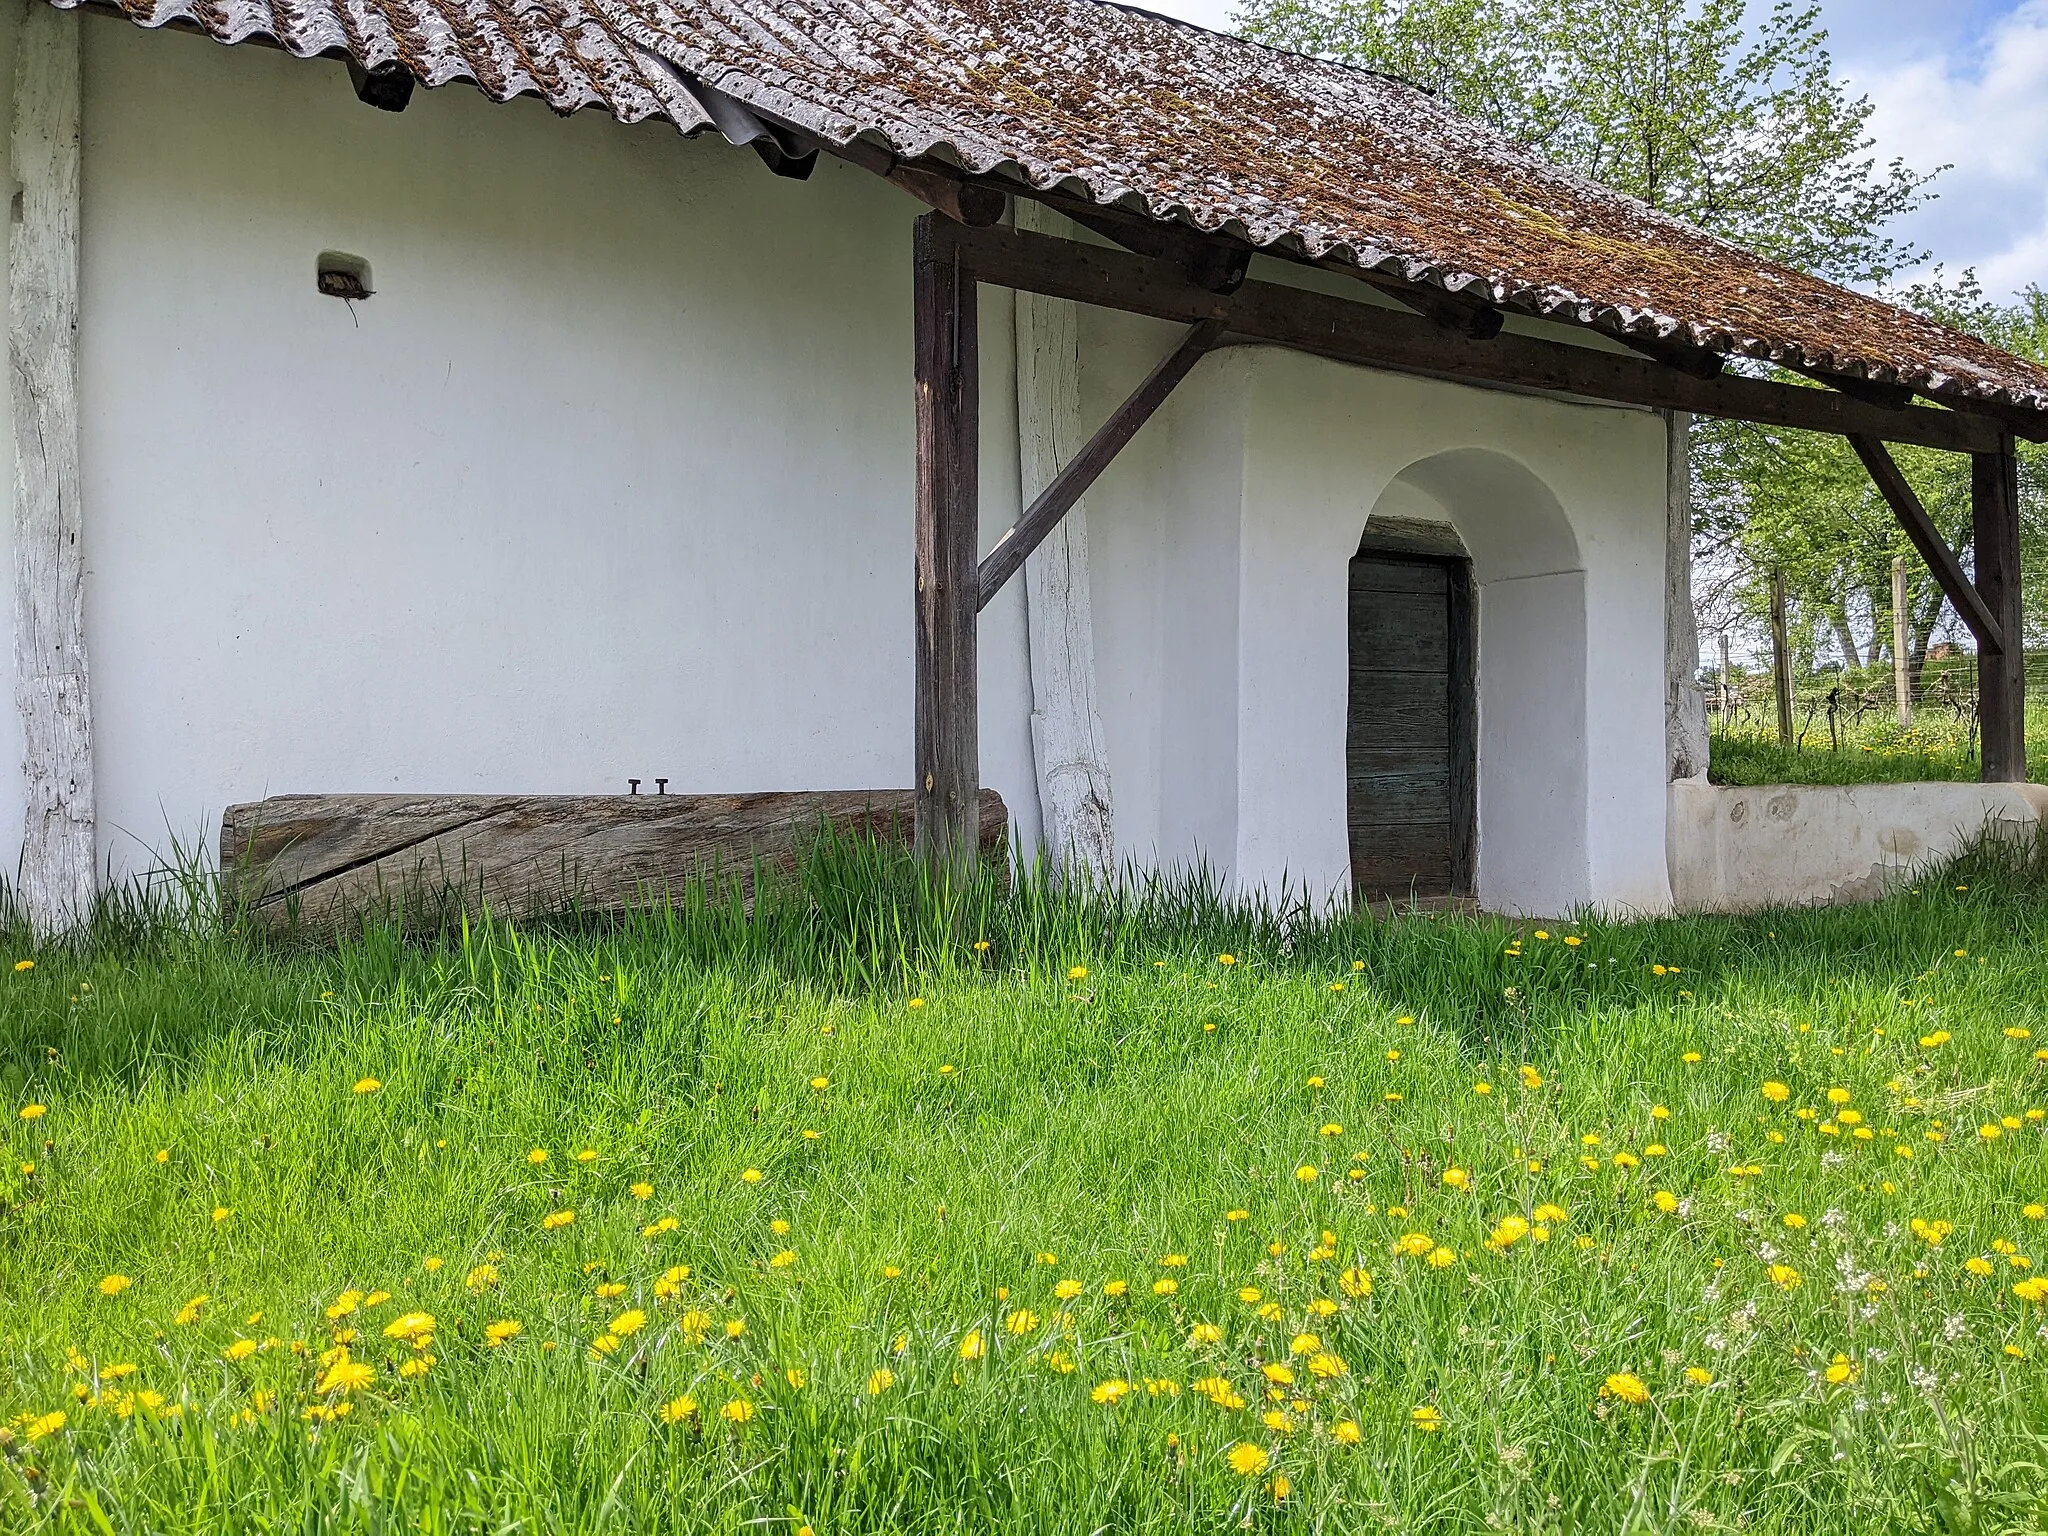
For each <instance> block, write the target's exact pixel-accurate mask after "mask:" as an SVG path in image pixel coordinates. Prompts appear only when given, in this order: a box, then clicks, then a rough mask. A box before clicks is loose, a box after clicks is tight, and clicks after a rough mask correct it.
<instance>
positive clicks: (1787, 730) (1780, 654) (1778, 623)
mask: <svg viewBox="0 0 2048 1536" xmlns="http://www.w3.org/2000/svg"><path fill="white" fill-rule="evenodd" d="M1771 676H1772V680H1773V681H1774V682H1776V684H1777V685H1778V745H1779V746H1781V747H1790V746H1791V745H1792V643H1791V641H1790V639H1789V638H1788V637H1787V635H1786V632H1785V573H1784V572H1783V571H1773V572H1771Z"/></svg>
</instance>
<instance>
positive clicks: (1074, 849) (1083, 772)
mask: <svg viewBox="0 0 2048 1536" xmlns="http://www.w3.org/2000/svg"><path fill="white" fill-rule="evenodd" d="M1016 208H1017V227H1018V228H1020V229H1028V230H1036V231H1039V232H1041V233H1047V234H1064V233H1067V231H1066V229H1065V227H1064V226H1065V221H1064V220H1063V219H1061V218H1059V216H1058V215H1056V214H1052V213H1049V212H1047V211H1046V210H1045V209H1043V208H1041V207H1040V206H1039V205H1038V204H1036V203H1032V202H1027V201H1024V200H1023V199H1019V200H1018V201H1017V204H1016ZM1087 440H1088V439H1087V434H1086V433H1085V432H1084V431H1083V430H1082V426H1081V342H1080V316H1079V312H1078V309H1077V307H1076V306H1075V305H1074V304H1073V303H1071V302H1069V301H1068V300H1065V299H1048V298H1044V297H1042V296H1040V295H1038V294H1035V293H1021V292H1020V293H1019V294H1018V295H1017V451H1018V458H1019V466H1018V467H1019V470H1020V473H1021V478H1022V483H1023V492H1024V503H1025V505H1026V506H1029V505H1030V504H1031V502H1032V501H1033V500H1035V499H1036V498H1037V496H1038V494H1039V492H1041V491H1043V490H1044V489H1045V488H1046V486H1047V485H1049V484H1050V483H1051V482H1052V478H1053V476H1055V475H1056V474H1058V473H1059V472H1060V470H1061V469H1062V468H1064V467H1065V465H1066V464H1067V461H1068V460H1070V459H1071V458H1073V456H1074V455H1075V453H1076V452H1078V451H1079V450H1080V448H1081V445H1082V444H1083V443H1085V442H1086V441H1087ZM1024 611H1025V618H1026V622H1027V625H1028V627H1029V631H1030V646H1031V743H1032V750H1033V752H1034V754H1035V755H1036V757H1037V761H1038V804H1039V811H1040V814H1041V815H1042V817H1043V819H1044V822H1045V838H1046V844H1047V848H1048V851H1049V852H1050V854H1051V856H1052V859H1053V862H1054V863H1055V864H1056V865H1058V866H1059V867H1061V868H1063V869H1070V870H1076V871H1082V870H1085V871H1086V872H1088V873H1089V874H1090V875H1093V876H1096V877H1103V876H1107V875H1109V874H1111V873H1113V872H1114V870H1115V868H1116V834H1115V825H1114V816H1113V812H1112V808H1111V806H1112V802H1111V798H1110V785H1109V749H1108V743H1107V741H1106V739H1105V737H1104V735H1103V730H1102V716H1101V714H1100V712H1099V711H1098V709H1097V707H1096V694H1095V624H1094V618H1093V609H1092V599H1091V596H1090V592H1089V584H1088V510H1087V505H1086V503H1085V502H1083V503H1081V504H1079V505H1077V506H1075V508H1074V509H1073V510H1072V511H1071V512H1069V513H1068V514H1067V515H1066V517H1065V518H1063V519H1062V520H1061V522H1060V524H1059V526H1058V527H1056V528H1055V529H1053V531H1052V532H1051V533H1050V534H1048V535H1047V536H1046V539H1045V542H1044V543H1042V544H1040V545H1039V546H1038V548H1037V549H1036V550H1035V551H1033V552H1032V555H1031V558H1030V559H1028V560H1026V561H1025V562H1024Z"/></svg>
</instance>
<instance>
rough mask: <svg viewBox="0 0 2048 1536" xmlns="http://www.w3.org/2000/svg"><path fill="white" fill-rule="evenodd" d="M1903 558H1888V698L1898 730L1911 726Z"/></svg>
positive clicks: (1911, 694) (1904, 558)
mask: <svg viewBox="0 0 2048 1536" xmlns="http://www.w3.org/2000/svg"><path fill="white" fill-rule="evenodd" d="M1906 637H1907V624H1906V557H1905V556H1904V555H1894V556H1892V696H1893V699H1894V700H1895V701H1896V702H1897V704H1898V706H1899V728H1900V729H1901V730H1903V729H1905V728H1906V727H1907V726H1909V725H1911V724H1912V723H1913V679H1912V676H1911V674H1910V673H1909V672H1908V670H1907V666H1906V645H1907V639H1906Z"/></svg>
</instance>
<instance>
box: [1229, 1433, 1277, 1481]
mask: <svg viewBox="0 0 2048 1536" xmlns="http://www.w3.org/2000/svg"><path fill="white" fill-rule="evenodd" d="M1223 1459H1224V1460H1225V1461H1227V1462H1228V1463H1229V1464H1230V1470H1231V1471H1233V1472H1235V1473H1236V1474H1237V1475H1238V1476H1239V1477H1257V1476H1258V1475H1259V1474H1260V1473H1262V1472H1264V1471H1265V1470H1266V1468H1268V1467H1269V1466H1271V1465H1272V1464H1273V1457H1272V1455H1271V1454H1270V1453H1269V1452H1268V1451H1267V1450H1266V1448H1265V1447H1264V1446H1262V1445H1253V1444H1252V1443H1251V1442H1250V1441H1249V1440H1240V1441H1239V1442H1238V1443H1237V1444H1236V1445H1233V1446H1232V1447H1231V1448H1230V1452H1229V1454H1228V1455H1226V1456H1225V1457H1224V1458H1223Z"/></svg>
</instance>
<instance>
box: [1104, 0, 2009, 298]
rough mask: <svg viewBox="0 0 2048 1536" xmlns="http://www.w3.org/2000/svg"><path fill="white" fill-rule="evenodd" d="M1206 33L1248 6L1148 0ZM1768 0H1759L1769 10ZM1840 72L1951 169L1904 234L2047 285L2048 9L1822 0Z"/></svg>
mask: <svg viewBox="0 0 2048 1536" xmlns="http://www.w3.org/2000/svg"><path fill="white" fill-rule="evenodd" d="M1139 3H1141V4H1144V5H1145V6H1146V8H1147V9H1150V10H1157V11H1163V12H1165V13H1167V14H1169V15H1174V16H1180V17H1184V18H1185V19H1187V20H1189V21H1194V22H1199V23H1201V24H1202V25H1204V26H1211V27H1224V26H1227V25H1228V22H1229V17H1230V14H1231V12H1232V11H1233V10H1234V9H1236V5H1237V3H1238V0H1139ZM1768 4H1769V0H1750V6H1751V11H1752V13H1753V14H1758V15H1760V14H1762V12H1763V11H1764V9H1765V8H1766V6H1767V5H1768ZM1821 9H1822V13H1823V15H1824V16H1825V18H1826V21H1827V25H1828V30H1829V32H1830V34H1831V36H1832V42H1831V48H1832V51H1833V53H1834V55H1835V61H1836V64H1837V66H1838V67H1839V68H1840V69H1841V71H1842V73H1843V74H1844V75H1845V76H1846V77H1847V78H1848V80H1849V82H1850V84H1851V85H1852V87H1853V88H1854V89H1856V90H1857V91H1860V92H1862V93H1863V94H1866V95H1868V96H1869V97H1870V98H1871V100H1872V101H1873V102H1874V103H1875V104H1876V107H1877V115H1876V116H1875V118H1874V119H1873V120H1872V124H1871V127H1872V131H1873V133H1874V134H1875V136H1876V138H1877V153H1878V154H1879V155H1880V156H1881V157H1883V158H1885V159H1890V158H1892V157H1893V156H1898V157H1900V158H1902V159H1904V160H1905V161H1906V162H1907V163H1908V164H1909V165H1912V166H1914V167H1915V168H1916V169H1921V170H1925V169H1929V168H1931V167H1934V166H1937V165H1944V164H1947V165H1951V166H1953V169H1951V170H1949V171H1947V172H1945V173H1944V174H1943V175H1942V177H1941V178H1940V180H1939V181H1938V182H1937V183H1936V186H1937V188H1938V189H1939V191H1940V193H1941V196H1940V198H1939V199H1938V200H1937V201H1936V202H1935V203H1933V204H1932V205H1931V206H1930V207H1929V208H1927V209H1926V210H1924V211H1923V212H1921V213H1919V214H1917V215H1915V216H1914V217H1913V218H1912V219H1910V220H1906V221H1902V222H1901V224H1900V225H1899V227H1898V230H1897V233H1898V234H1899V235H1900V236H1901V237H1902V238H1905V239H1908V240H1910V241H1912V242H1914V243H1915V244H1917V245H1920V246H1922V247H1925V248H1927V249H1929V250H1931V251H1932V252H1933V253H1934V256H1935V258H1936V259H1937V260H1940V261H1943V262H1945V263H1946V264H1947V265H1948V267H1949V268H1950V270H1951V271H1955V270H1958V269H1960V268H1963V267H1972V266H1973V267H1976V268H1977V269H1978V271H1979V273H1980V274H1981V275H1982V277H1983V278H1984V281H1985V285H1986V286H1987V287H1988V288H1989V289H1990V290H1991V291H1992V292H1993V293H1994V294H1998V295H2001V296H2003V295H2004V294H2007V293H2010V292H2012V291H2014V290H2017V289H2019V288H2022V287H2024V286H2026V285H2027V284H2029V283H2038V284H2040V285H2041V286H2042V287H2044V288H2048V0H1822V5H1821Z"/></svg>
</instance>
